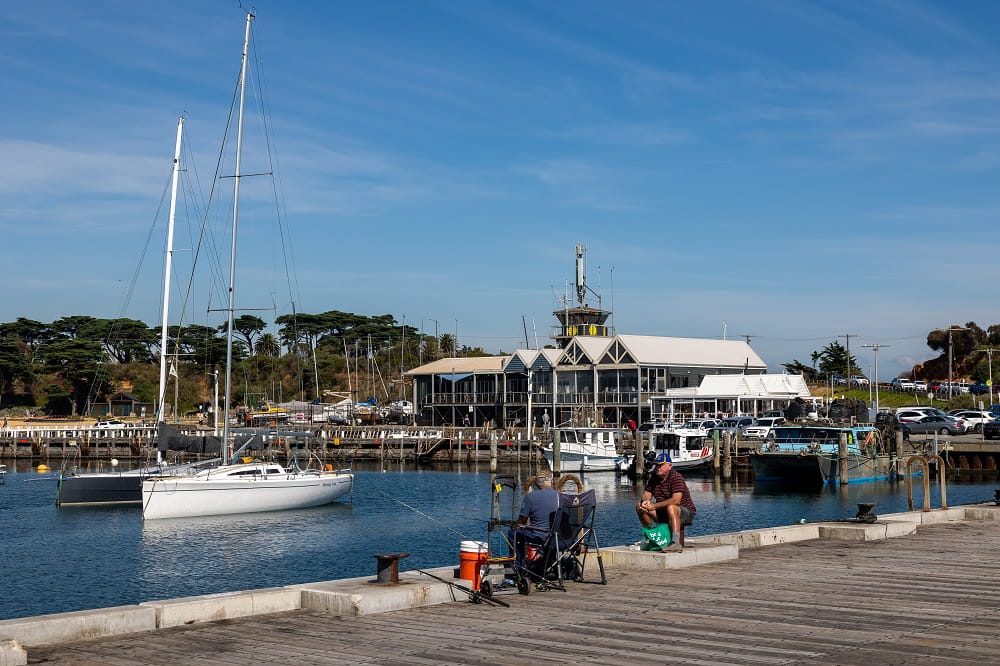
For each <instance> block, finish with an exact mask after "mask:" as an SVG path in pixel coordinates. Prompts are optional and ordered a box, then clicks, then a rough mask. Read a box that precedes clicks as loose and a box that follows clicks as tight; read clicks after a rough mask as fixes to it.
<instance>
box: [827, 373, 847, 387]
mask: <svg viewBox="0 0 1000 666" xmlns="http://www.w3.org/2000/svg"><path fill="white" fill-rule="evenodd" d="M830 379H832V380H833V384H834V386H847V378H846V377H842V376H840V375H834V376H833V377H831V378H830Z"/></svg>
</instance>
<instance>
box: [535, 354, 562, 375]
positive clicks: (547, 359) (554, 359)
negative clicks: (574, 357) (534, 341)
mask: <svg viewBox="0 0 1000 666" xmlns="http://www.w3.org/2000/svg"><path fill="white" fill-rule="evenodd" d="M539 352H540V353H539V354H538V357H537V358H535V362H534V363H532V364H531V369H532V370H533V371H534V372H541V371H543V370H551V369H552V368H554V367H555V365H556V363H558V362H559V357H560V356H562V353H563V350H562V349H540V350H539Z"/></svg>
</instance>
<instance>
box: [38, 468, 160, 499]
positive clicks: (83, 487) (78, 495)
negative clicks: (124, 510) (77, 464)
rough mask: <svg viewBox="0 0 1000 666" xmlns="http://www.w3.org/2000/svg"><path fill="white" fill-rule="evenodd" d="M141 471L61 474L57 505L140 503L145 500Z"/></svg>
mask: <svg viewBox="0 0 1000 666" xmlns="http://www.w3.org/2000/svg"><path fill="white" fill-rule="evenodd" d="M142 479H143V477H142V476H140V475H139V474H126V473H122V474H76V475H71V476H61V477H59V483H58V490H57V492H56V504H57V505H59V506H66V505H80V506H84V505H88V504H139V503H140V502H141V501H142Z"/></svg>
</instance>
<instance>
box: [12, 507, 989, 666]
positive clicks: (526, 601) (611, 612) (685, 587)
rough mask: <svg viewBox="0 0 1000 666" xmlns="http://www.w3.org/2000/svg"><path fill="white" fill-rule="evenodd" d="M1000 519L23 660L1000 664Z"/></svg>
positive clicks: (60, 650)
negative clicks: (526, 591)
mask: <svg viewBox="0 0 1000 666" xmlns="http://www.w3.org/2000/svg"><path fill="white" fill-rule="evenodd" d="M998 552H1000V522H993V521H985V522H980V521H961V522H955V523H946V524H940V525H931V526H923V527H920V528H919V529H918V531H917V533H916V534H914V535H912V536H906V537H898V538H892V539H887V540H883V541H873V542H852V541H836V540H825V539H824V540H813V541H803V542H798V543H793V544H784V545H778V546H770V547H767V548H761V549H756V550H743V551H741V553H740V558H739V559H738V560H734V561H729V562H722V563H716V564H708V565H703V566H697V567H693V568H688V569H680V570H672V571H659V572H654V571H639V570H630V569H621V568H613V569H610V570H609V571H608V574H609V580H608V585H606V586H601V585H588V584H575V583H572V584H570V585H569V586H568V592H566V593H562V592H558V591H549V592H544V593H532V594H531V595H529V596H520V595H508V596H504V597H502V599H504V600H505V601H508V602H509V603H510V604H511V608H509V609H505V608H497V607H492V606H487V605H474V604H470V603H464V602H462V603H451V604H445V605H442V606H431V607H423V608H416V609H411V610H403V611H395V612H390V613H384V614H380V615H368V616H362V617H350V618H337V617H333V616H331V615H327V614H324V613H319V612H312V611H293V612H288V613H279V614H273V615H262V616H257V617H250V618H244V619H239V620H227V621H222V622H216V623H211V624H202V625H196V626H190V627H183V628H175V629H167V630H160V631H156V632H150V633H144V634H133V635H129V636H121V637H115V638H107V639H101V640H94V641H86V642H78V643H73V644H65V645H59V646H53V647H39V648H33V649H31V650H30V651H29V655H28V657H29V663H31V664H47V665H57V664H58V665H61V664H73V665H75V666H85V665H92V666H93V665H98V664H101V665H104V664H114V665H116V666H130V665H140V664H141V665H146V664H384V665H389V664H400V665H402V664H475V663H484V664H566V663H600V664H668V663H669V664H754V665H763V664H863V665H864V666H874V665H876V664H878V665H881V664H935V665H944V666H947V665H950V664H983V663H996V662H997V661H998V655H1000V630H998V627H1000V586H997V585H996V584H995V583H994V581H995V580H997V578H998V576H1000V558H998V557H997V553H998Z"/></svg>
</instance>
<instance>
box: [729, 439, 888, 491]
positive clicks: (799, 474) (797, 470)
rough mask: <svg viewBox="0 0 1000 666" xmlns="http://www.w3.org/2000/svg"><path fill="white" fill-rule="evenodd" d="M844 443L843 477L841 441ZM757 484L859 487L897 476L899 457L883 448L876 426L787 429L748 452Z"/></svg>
mask: <svg viewBox="0 0 1000 666" xmlns="http://www.w3.org/2000/svg"><path fill="white" fill-rule="evenodd" d="M842 435H844V436H846V439H847V458H846V463H847V464H846V471H845V472H844V475H843V476H842V473H841V464H840V463H841V457H840V439H841V436H842ZM749 457H750V464H751V466H752V468H753V473H754V480H755V482H756V483H785V484H788V485H799V486H802V485H822V484H824V483H830V484H833V483H863V482H868V481H878V480H883V479H894V478H897V477H898V476H899V469H898V465H897V459H896V457H895V456H893V455H890V454H889V453H888V451H886V450H885V447H884V446H883V442H882V439H881V437H880V436H879V432H878V431H877V430H876V429H875V427H874V426H870V425H864V426H848V427H837V426H822V425H790V426H778V427H776V428H774V429H772V431H771V434H770V435H769V436H768V440H767V441H766V442H765V443H764V445H763V446H762V447H761V448H760V449H759V450H757V451H753V452H751V453H750V454H749Z"/></svg>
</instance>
